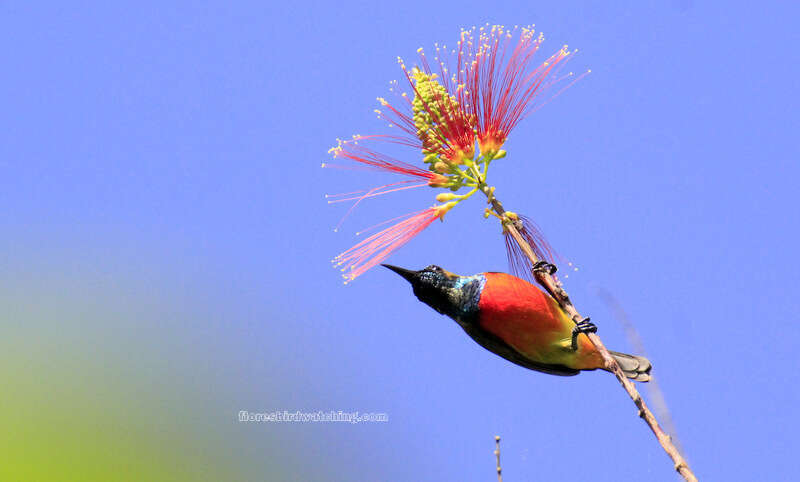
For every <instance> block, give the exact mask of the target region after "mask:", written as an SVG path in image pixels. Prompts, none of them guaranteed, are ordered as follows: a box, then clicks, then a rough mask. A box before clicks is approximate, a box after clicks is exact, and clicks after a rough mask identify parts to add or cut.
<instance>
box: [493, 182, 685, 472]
mask: <svg viewBox="0 0 800 482" xmlns="http://www.w3.org/2000/svg"><path fill="white" fill-rule="evenodd" d="M479 188H480V190H481V192H483V194H485V195H486V198H487V200H488V203H489V204H491V205H492V210H493V211H494V212H495V213H497V215H498V216H500V217H503V215H504V214H505V209H503V205H502V204H501V203H500V201H498V200H497V198H495V197H494V189H493V188H491V187H489V186H488V185H486V183H484V182H483V180H482V179H479ZM506 229H508V232H509V233H510V234H511V237H513V238H514V240H515V241H516V242H517V244H518V245H519V247H520V248H521V249H522V252H523V253H525V256H526V257H527V258H528V259H529V260H530V261H531V264H532V265H536V263H538V262H539V261H541V260H540V259H539V258H538V257H537V256H536V255H535V254H534V252H533V249H531V247H530V245H529V244H528V242H527V241H526V240H525V238H524V237H523V236H522V235H521V234H520V232H519V229H518V226H517V225H515V223H513V222H512V223H508V224H507V225H506ZM533 276H534V277H535V278H536V281H537V282H538V283H539V284H540V285H542V287H543V288H544V289H545V290H547V292H548V293H550V296H552V297H553V299H555V300H556V301H557V302H558V304H559V305H560V306H561V309H563V310H564V312H566V313H567V315H568V316H569V317H570V318H571V319H572V321H573V322H575V323H576V324H577V323H578V322H580V321H582V320H583V319H584V318H583V317H582V316H581V315H580V313H578V310H576V309H575V306H574V305H573V304H572V301H571V300H570V299H569V295H567V292H566V291H564V288H563V287H562V286H561V284H560V283H559V282H557V281H556V280H555V279H554V278H553V276H552V275H551V274H550V273H549V272H548V271H547V270H535V271H534V272H533ZM586 336H587V337H588V338H589V340H590V341H591V342H592V344H593V345H594V347H595V348H596V349H597V351H598V352H599V353H600V356H601V357H603V361H604V362H605V365H606V369H607V370H608V371H610V372H613V373H614V375H615V376H616V377H617V380H618V381H619V383H620V384H621V385H622V388H624V389H625V391H626V392H628V395H629V396H630V397H631V400H633V403H634V404H635V405H636V408H638V409H639V416H640V417H641V418H642V420H644V422H645V423H646V424H647V426H648V427H650V430H652V431H653V434H654V435H655V436H656V439H658V443H659V444H661V447H663V448H664V451H665V452H667V455H669V457H670V458H671V459H672V462H673V463H674V464H675V470H676V471H678V473H679V474H681V476H683V478H684V479H686V480H687V481H690V482H697V477H695V475H694V473H693V472H692V470H691V469H690V468H689V464H688V463H687V462H686V460H685V459H684V458H683V456H682V455H681V453H680V452H679V451H678V449H677V448H676V447H675V445H674V444H673V443H672V440H671V438H670V436H669V435H667V434H666V433H665V432H664V430H662V429H661V427H660V426H659V425H658V420H656V417H655V416H654V415H653V413H652V412H651V411H650V409H649V408H647V404H645V403H644V399H643V398H642V396H641V395H640V394H639V392H638V391H636V388H635V387H634V386H633V383H632V382H631V381H630V380H628V378H627V377H626V376H625V374H624V373H623V372H622V370H621V369H620V367H619V365H618V364H617V362H616V361H615V360H614V358H612V357H611V354H610V353H608V349H607V348H606V347H605V345H604V344H603V342H602V341H601V340H600V337H599V336H597V334H596V333H586Z"/></svg>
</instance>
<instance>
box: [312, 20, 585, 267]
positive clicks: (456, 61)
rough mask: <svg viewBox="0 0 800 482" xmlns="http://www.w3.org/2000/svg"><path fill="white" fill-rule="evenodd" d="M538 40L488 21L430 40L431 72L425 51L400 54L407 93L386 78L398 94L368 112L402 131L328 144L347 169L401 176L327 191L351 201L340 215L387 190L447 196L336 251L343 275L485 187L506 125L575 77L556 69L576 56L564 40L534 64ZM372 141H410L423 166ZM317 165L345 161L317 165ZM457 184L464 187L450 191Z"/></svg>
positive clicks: (534, 238) (536, 240) (532, 232)
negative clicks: (409, 59) (408, 59)
mask: <svg viewBox="0 0 800 482" xmlns="http://www.w3.org/2000/svg"><path fill="white" fill-rule="evenodd" d="M515 37H516V41H513V39H514V38H515ZM543 40H544V38H543V36H542V35H541V34H538V35H536V34H535V33H534V30H533V28H530V27H523V28H517V27H514V28H513V29H506V28H505V27H503V26H498V25H495V26H491V27H490V26H489V25H488V24H487V26H485V27H481V28H479V29H476V28H474V27H473V28H472V29H469V30H462V31H461V36H460V38H459V41H458V43H457V46H456V48H454V49H450V50H449V49H448V48H447V47H446V46H444V45H443V46H441V47H440V46H439V45H438V44H437V45H436V46H435V51H436V54H435V55H434V57H433V59H434V62H433V65H434V66H435V67H436V69H435V70H436V71H435V72H434V69H432V68H431V63H429V61H428V58H427V57H426V55H425V51H424V50H423V49H419V50H418V51H417V52H418V54H419V64H418V65H417V66H415V67H412V68H410V69H409V68H407V67H406V64H405V63H404V61H403V60H402V59H400V58H398V62H399V64H400V67H401V69H402V70H403V73H404V74H405V77H406V80H407V81H408V85H409V87H410V91H409V92H400V89H399V87H398V84H397V82H393V85H392V88H391V89H390V90H391V91H393V92H394V93H395V94H396V95H397V96H398V97H399V102H395V103H394V104H393V103H390V102H389V101H387V100H386V99H384V98H378V101H379V102H380V104H381V106H382V110H376V111H375V112H376V113H377V114H378V117H379V118H380V119H383V120H384V121H387V122H388V123H389V126H390V127H392V128H395V129H396V130H399V131H400V132H398V133H397V134H395V135H371V136H353V138H352V139H349V140H347V141H341V140H340V141H339V142H338V145H337V146H336V147H334V148H332V149H331V150H330V152H331V154H332V155H333V156H334V158H337V159H346V160H349V161H352V162H354V163H355V164H353V165H352V166H351V167H358V168H362V169H368V170H377V171H383V172H390V173H393V174H396V175H400V176H403V177H406V178H407V179H406V180H404V181H399V182H395V183H390V184H385V185H382V186H378V187H374V188H371V189H366V190H362V191H356V192H352V193H345V194H340V195H335V196H328V197H329V201H328V202H330V203H336V202H343V201H354V203H353V205H352V206H351V208H350V210H349V211H348V212H347V214H345V217H347V215H349V213H350V212H351V211H352V210H353V209H354V208H355V207H356V206H357V205H358V204H359V203H361V202H362V201H363V200H364V199H367V198H370V197H374V196H378V195H382V194H387V193H390V192H395V191H399V190H404V189H412V188H417V187H424V186H428V187H433V188H438V189H448V190H449V191H450V192H449V193H444V194H439V195H438V196H437V200H438V201H439V202H445V201H447V202H445V204H440V205H435V206H432V207H430V208H428V209H425V210H423V211H418V212H415V213H411V214H408V215H406V216H401V217H400V218H395V219H393V220H390V221H395V220H397V219H402V220H401V221H398V222H397V223H396V224H395V225H393V226H391V227H389V228H386V229H384V230H382V231H380V232H379V233H376V234H374V235H372V236H370V237H369V238H367V239H365V240H364V241H362V242H360V243H358V244H357V245H356V246H354V247H353V248H351V249H349V250H347V251H345V252H344V253H342V254H340V255H339V256H337V257H336V258H335V259H334V263H335V264H336V265H338V266H342V267H343V268H342V269H343V271H345V272H346V273H345V275H344V277H345V280H346V281H351V280H353V279H355V278H356V277H357V276H359V275H361V274H362V273H364V272H365V271H366V270H368V269H369V268H370V267H372V266H375V265H376V264H378V263H379V262H380V261H382V260H383V259H385V258H386V257H388V256H389V255H390V254H391V252H392V251H394V250H396V249H397V248H399V247H400V246H402V245H404V244H405V243H407V242H408V241H409V240H410V239H411V238H413V237H414V236H416V235H417V234H419V233H420V232H421V231H422V230H424V229H425V228H426V227H428V226H430V224H431V223H433V221H434V220H436V219H443V216H444V214H445V213H446V212H447V211H449V210H450V209H452V208H453V207H454V206H456V205H457V204H458V203H460V202H461V201H463V200H465V199H467V198H469V197H471V196H472V195H473V194H475V193H476V192H478V191H483V192H486V191H485V188H486V187H487V186H488V185H487V184H486V179H487V174H488V168H489V165H490V163H491V162H492V161H493V160H495V159H500V158H503V157H505V155H506V152H505V151H504V150H502V147H503V144H504V143H505V141H506V139H507V138H508V136H509V134H510V132H511V131H512V129H513V128H514V127H516V125H517V124H518V123H519V122H520V121H521V120H522V119H523V118H524V117H525V116H526V115H528V114H529V113H530V112H532V111H533V110H535V109H536V108H538V107H540V106H541V105H542V104H543V103H544V102H546V101H547V100H548V99H549V98H552V96H551V97H545V96H544V95H543V94H544V93H545V92H547V91H548V90H549V89H550V88H551V87H553V86H554V85H556V84H559V83H561V81H563V80H564V79H566V78H569V77H571V75H572V74H571V73H570V74H567V75H560V74H559V72H560V71H561V69H562V68H563V66H564V65H565V64H566V61H567V60H568V59H569V58H570V57H571V56H572V55H573V54H574V52H570V51H568V50H567V48H566V46H564V47H563V48H561V49H560V50H559V51H558V52H556V53H554V54H553V55H551V56H550V57H549V58H548V59H547V60H545V61H544V62H543V63H541V64H539V65H536V64H535V63H534V61H533V57H534V54H535V53H536V52H537V50H538V49H539V46H540V45H541V43H542V41H543ZM579 78H580V76H579V77H578V78H575V79H574V80H573V82H574V81H577V80H578V79H579ZM571 83H572V82H570V83H569V84H567V85H565V86H564V87H563V88H562V89H561V90H562V91H563V89H565V88H567V87H569V85H571ZM560 92H561V91H559V92H556V93H555V94H554V96H555V95H558V93H560ZM372 142H388V143H394V144H401V145H405V146H409V147H412V148H414V149H415V150H416V151H417V152H418V153H421V157H422V161H423V163H424V164H426V165H427V166H426V167H418V166H416V165H413V164H409V163H406V162H403V161H400V160H398V159H395V158H393V157H390V156H388V155H386V154H383V153H381V152H380V151H379V150H377V149H374V148H371V147H367V146H366V145H365V143H372ZM418 155H419V154H418ZM323 167H345V166H340V165H331V164H323ZM462 188H468V189H470V191H469V192H467V193H465V194H456V192H458V191H460V190H461V189H462ZM342 220H344V218H343V219H342ZM387 222H388V221H387ZM339 225H341V222H340V223H339ZM337 229H338V226H337ZM524 232H526V233H527V234H528V235H527V236H526V237H527V238H528V239H529V241H531V244H532V247H533V249H534V250H535V251H536V252H537V253H544V252H549V248H544V246H546V243H543V240H542V238H541V235H540V233H539V232H538V230H536V229H535V227H534V226H533V224H532V223H529V224H528V225H526V227H525V231H524ZM543 249H544V251H543Z"/></svg>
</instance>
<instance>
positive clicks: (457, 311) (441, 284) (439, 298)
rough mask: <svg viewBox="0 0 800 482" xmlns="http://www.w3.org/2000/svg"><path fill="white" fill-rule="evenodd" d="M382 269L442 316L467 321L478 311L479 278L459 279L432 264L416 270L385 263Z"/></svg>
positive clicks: (462, 277) (480, 287) (481, 286)
mask: <svg viewBox="0 0 800 482" xmlns="http://www.w3.org/2000/svg"><path fill="white" fill-rule="evenodd" d="M383 266H385V267H387V268H389V269H390V270H392V271H394V272H395V273H397V274H399V275H400V276H402V277H403V278H405V279H406V281H408V282H409V283H411V287H412V288H413V289H414V294H415V295H416V296H417V298H418V299H419V300H420V301H422V302H423V303H425V304H426V305H428V306H430V307H431V308H433V309H434V310H436V311H438V312H439V313H441V314H443V315H447V316H449V317H451V318H453V319H455V320H456V321H467V320H466V318H467V317H468V316H469V315H471V314H474V312H475V311H477V305H478V300H479V299H480V291H481V289H482V288H483V284H484V282H485V278H484V277H483V276H482V275H476V276H459V275H457V274H454V273H451V272H449V271H447V270H445V269H442V268H440V267H439V266H435V265H430V266H428V267H427V268H424V269H421V270H419V271H412V270H409V269H405V268H399V267H397V266H392V265H388V264H384V265H383Z"/></svg>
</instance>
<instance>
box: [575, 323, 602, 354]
mask: <svg viewBox="0 0 800 482" xmlns="http://www.w3.org/2000/svg"><path fill="white" fill-rule="evenodd" d="M581 333H583V334H587V333H597V325H595V324H594V323H592V322H591V321H589V317H586V318H584V319H582V320H581V321H579V322H577V323H575V327H574V328H572V350H573V351H576V350H577V349H578V335H580V334H581Z"/></svg>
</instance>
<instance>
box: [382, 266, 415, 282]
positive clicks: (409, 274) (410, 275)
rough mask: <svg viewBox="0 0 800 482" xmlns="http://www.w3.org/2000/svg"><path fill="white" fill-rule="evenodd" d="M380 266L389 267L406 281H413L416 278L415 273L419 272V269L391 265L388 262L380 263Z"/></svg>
mask: <svg viewBox="0 0 800 482" xmlns="http://www.w3.org/2000/svg"><path fill="white" fill-rule="evenodd" d="M381 266H383V267H384V268H389V269H390V270H392V271H394V272H395V273H397V274H399V275H400V276H402V277H403V278H405V279H406V281H408V282H409V283H413V282H414V278H416V276H417V273H419V271H411V270H410V269H405V268H399V267H397V266H392V265H390V264H382V265H381Z"/></svg>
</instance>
